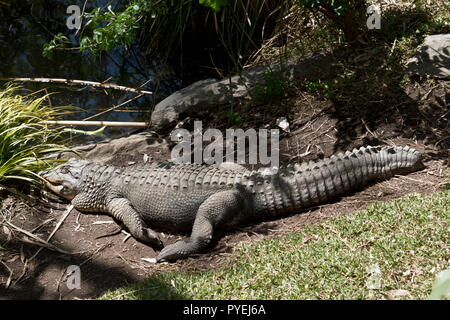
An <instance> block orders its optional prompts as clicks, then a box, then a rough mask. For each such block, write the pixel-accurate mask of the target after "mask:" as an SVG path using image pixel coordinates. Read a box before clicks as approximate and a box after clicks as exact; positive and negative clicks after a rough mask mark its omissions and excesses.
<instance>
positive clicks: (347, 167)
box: [41, 146, 423, 261]
mask: <svg viewBox="0 0 450 320" xmlns="http://www.w3.org/2000/svg"><path fill="white" fill-rule="evenodd" d="M421 167H423V164H422V163H421V154H420V153H419V152H418V151H416V150H414V149H412V148H409V147H388V146H383V147H366V148H364V147H362V148H360V149H354V150H353V151H351V152H349V151H347V152H346V153H345V154H342V153H340V154H338V155H336V156H331V157H330V158H326V159H323V160H319V161H311V162H309V163H303V164H301V165H298V164H295V165H292V166H287V167H282V168H280V169H279V170H278V171H277V172H270V170H269V172H267V170H265V171H264V170H259V171H250V170H247V169H245V168H244V167H242V166H240V165H236V164H227V163H225V164H221V165H212V166H206V165H196V164H173V163H170V162H164V163H152V164H142V165H133V166H129V167H124V168H118V167H113V166H106V165H101V164H96V163H92V162H88V161H85V160H73V159H72V160H69V161H68V162H67V163H65V164H61V165H59V166H57V167H55V168H54V169H52V170H50V171H48V172H42V173H41V176H42V177H43V178H44V179H45V184H46V186H47V187H48V188H49V189H50V190H52V191H53V192H55V193H56V194H58V195H60V196H61V197H64V198H66V199H67V200H69V201H71V202H72V204H73V206H74V207H75V208H76V209H78V210H79V211H82V212H106V213H109V214H110V215H112V216H113V217H115V218H116V219H118V220H119V221H122V222H123V223H124V224H125V226H126V227H127V228H128V230H129V231H130V233H131V234H132V235H133V237H135V238H136V239H139V240H141V241H143V242H147V243H149V244H153V245H154V246H157V247H161V246H162V242H161V240H160V239H159V237H158V235H157V233H156V232H154V231H153V230H152V229H150V228H148V226H147V225H149V226H152V227H157V228H160V229H163V230H168V231H182V230H192V232H191V236H190V237H189V238H188V239H187V240H182V241H178V242H176V243H174V244H171V245H168V246H166V247H164V249H162V250H161V252H160V253H159V255H158V257H157V261H163V260H175V259H180V258H185V257H187V256H189V255H192V254H195V253H200V252H202V251H204V250H205V249H206V248H207V246H208V244H209V243H210V241H211V238H212V236H213V232H214V230H215V229H216V228H220V227H221V226H224V225H236V224H239V223H243V222H248V221H258V220H264V219H268V218H273V217H277V216H282V215H288V214H294V213H298V212H300V211H301V210H303V209H305V208H308V207H311V206H314V205H317V204H319V203H324V202H329V201H332V200H333V199H336V198H338V197H340V196H342V195H344V194H346V193H348V192H349V191H351V190H355V189H356V188H358V187H360V186H362V185H365V184H367V183H368V182H370V181H373V180H376V179H380V178H382V179H383V178H387V177H390V176H392V175H395V174H403V173H407V172H411V171H415V170H418V169H420V168H421Z"/></svg>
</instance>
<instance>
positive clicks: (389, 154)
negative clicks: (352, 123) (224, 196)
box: [255, 146, 423, 216]
mask: <svg viewBox="0 0 450 320" xmlns="http://www.w3.org/2000/svg"><path fill="white" fill-rule="evenodd" d="M421 157H422V156H421V154H420V152H418V151H416V150H414V149H413V148H410V147H407V146H406V147H399V146H397V147H390V146H377V147H370V146H369V147H361V148H359V149H354V150H353V151H347V152H345V153H340V154H337V155H333V156H331V157H330V158H325V159H322V160H318V161H310V162H308V163H303V164H295V165H293V166H288V167H285V168H282V169H280V170H279V172H278V174H276V175H272V176H266V177H264V178H262V179H263V180H265V181H264V182H270V183H263V185H262V186H261V188H260V189H261V190H259V192H255V193H256V194H257V201H256V208H257V211H258V212H260V213H263V212H265V213H266V214H267V215H269V216H277V215H279V214H283V213H289V212H291V213H295V212H297V211H298V210H300V209H302V208H307V207H311V206H314V205H317V204H319V203H325V202H329V201H331V200H333V199H336V198H337V197H339V196H342V195H344V194H346V193H348V192H349V191H351V190H355V189H357V188H359V187H361V186H363V185H365V184H367V183H369V182H371V181H373V180H376V179H384V178H388V177H390V176H393V175H395V174H402V173H406V172H410V171H414V170H418V169H419V168H420V167H421V166H423V165H422V163H421ZM256 191H258V190H256ZM258 209H259V210H258Z"/></svg>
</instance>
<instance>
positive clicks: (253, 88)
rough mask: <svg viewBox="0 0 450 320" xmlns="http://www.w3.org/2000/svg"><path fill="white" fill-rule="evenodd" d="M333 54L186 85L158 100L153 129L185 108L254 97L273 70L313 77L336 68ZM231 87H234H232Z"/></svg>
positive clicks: (291, 76) (291, 77)
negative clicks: (333, 63)
mask: <svg viewBox="0 0 450 320" xmlns="http://www.w3.org/2000/svg"><path fill="white" fill-rule="evenodd" d="M332 61H333V59H332V57H331V55H325V54H319V55H316V56H313V57H311V58H309V59H306V60H303V61H301V62H298V61H296V60H291V61H289V62H287V63H285V64H281V65H280V64H279V63H276V64H271V65H262V66H256V67H253V68H251V69H248V70H245V71H243V72H242V73H241V74H240V75H236V76H233V77H231V79H230V78H225V79H222V80H215V79H206V80H201V81H198V82H195V83H193V84H191V85H190V86H187V87H186V88H183V89H181V90H179V91H177V92H175V93H173V94H172V95H170V96H169V97H167V98H166V99H164V100H163V101H161V102H159V103H158V104H157V105H156V107H155V110H154V111H153V113H152V127H153V129H155V130H156V129H161V128H163V127H165V126H167V125H168V124H170V123H173V122H175V121H177V120H178V119H179V118H180V115H181V114H182V113H185V112H188V111H189V112H195V111H198V110H200V108H208V107H214V106H217V105H223V104H228V103H231V102H233V101H234V100H239V99H242V100H248V99H251V98H255V95H256V93H257V88H258V87H261V86H262V85H264V81H265V80H264V74H266V73H267V72H272V73H273V74H274V75H277V76H281V75H283V77H284V79H286V80H289V81H292V80H294V79H295V80H302V79H308V80H310V81H314V80H317V79H319V78H320V77H321V76H324V75H326V74H329V73H330V71H333V70H334V67H333V66H332ZM230 87H231V90H230Z"/></svg>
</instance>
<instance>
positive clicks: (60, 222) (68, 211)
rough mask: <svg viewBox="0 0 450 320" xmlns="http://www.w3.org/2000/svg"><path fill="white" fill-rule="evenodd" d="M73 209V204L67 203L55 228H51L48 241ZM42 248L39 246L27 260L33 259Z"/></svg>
mask: <svg viewBox="0 0 450 320" xmlns="http://www.w3.org/2000/svg"><path fill="white" fill-rule="evenodd" d="M72 209H73V205H69V206H68V207H67V210H66V213H65V214H64V216H63V217H62V218H61V220H59V222H58V223H57V224H56V226H55V228H54V229H53V231H52V233H50V235H49V236H48V238H47V242H48V241H50V239H51V238H52V237H53V235H54V234H55V233H56V231H58V229H59V227H61V225H62V224H63V222H64V220H66V218H67V217H68V216H69V214H70V213H71V212H72ZM41 250H42V248H39V249H38V251H36V253H35V254H34V255H33V256H32V257H31V258H30V259H29V261H31V260H33V259H34V258H36V256H37V255H38V254H39V252H41Z"/></svg>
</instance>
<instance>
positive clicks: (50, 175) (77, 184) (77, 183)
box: [39, 159, 89, 200]
mask: <svg viewBox="0 0 450 320" xmlns="http://www.w3.org/2000/svg"><path fill="white" fill-rule="evenodd" d="M88 163H89V162H88V161H85V160H78V159H70V160H69V161H67V162H66V163H63V164H60V165H59V166H56V167H54V168H53V169H51V170H49V171H41V172H39V176H40V177H42V178H43V179H44V181H45V182H44V183H45V186H46V187H47V188H49V189H50V190H52V191H53V192H54V193H56V194H57V195H59V196H61V197H63V198H66V199H67V200H72V199H73V198H74V197H75V196H76V195H77V194H78V192H79V191H80V190H81V189H82V184H83V183H82V181H81V173H82V170H83V168H84V167H85V166H86V165H87V164H88Z"/></svg>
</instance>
